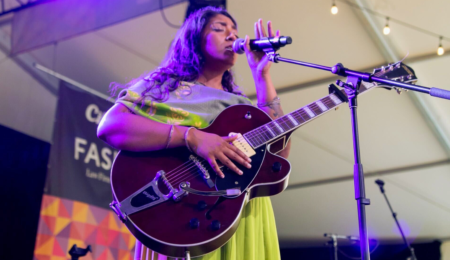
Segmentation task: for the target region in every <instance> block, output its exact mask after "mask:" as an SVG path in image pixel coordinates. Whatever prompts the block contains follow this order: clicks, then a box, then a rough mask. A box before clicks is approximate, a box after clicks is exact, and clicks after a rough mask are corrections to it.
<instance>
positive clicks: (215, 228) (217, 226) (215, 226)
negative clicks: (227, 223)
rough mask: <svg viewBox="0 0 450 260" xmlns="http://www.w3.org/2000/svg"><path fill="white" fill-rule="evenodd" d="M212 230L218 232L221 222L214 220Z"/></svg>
mask: <svg viewBox="0 0 450 260" xmlns="http://www.w3.org/2000/svg"><path fill="white" fill-rule="evenodd" d="M211 229H212V230H213V231H217V230H219V229H220V221H218V220H213V222H211Z"/></svg>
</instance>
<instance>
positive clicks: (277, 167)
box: [272, 162, 281, 172]
mask: <svg viewBox="0 0 450 260" xmlns="http://www.w3.org/2000/svg"><path fill="white" fill-rule="evenodd" d="M272 171H274V172H279V171H281V163H280V162H275V163H274V164H273V165H272Z"/></svg>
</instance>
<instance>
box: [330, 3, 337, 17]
mask: <svg viewBox="0 0 450 260" xmlns="http://www.w3.org/2000/svg"><path fill="white" fill-rule="evenodd" d="M331 13H332V14H337V13H338V8H337V6H336V4H335V3H334V0H333V4H332V5H331Z"/></svg>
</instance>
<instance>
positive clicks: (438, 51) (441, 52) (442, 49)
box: [437, 45, 445, 56]
mask: <svg viewBox="0 0 450 260" xmlns="http://www.w3.org/2000/svg"><path fill="white" fill-rule="evenodd" d="M444 52H445V51H444V48H442V45H439V48H438V49H437V55H439V56H441V55H442V54H444Z"/></svg>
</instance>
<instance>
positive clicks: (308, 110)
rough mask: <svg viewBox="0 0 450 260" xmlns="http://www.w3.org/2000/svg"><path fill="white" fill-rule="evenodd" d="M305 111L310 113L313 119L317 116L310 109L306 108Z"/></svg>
mask: <svg viewBox="0 0 450 260" xmlns="http://www.w3.org/2000/svg"><path fill="white" fill-rule="evenodd" d="M303 110H305V112H306V113H308V115H309V117H311V118H313V117H315V116H316V115H315V114H314V113H313V112H312V111H311V109H309V107H304V108H303Z"/></svg>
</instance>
